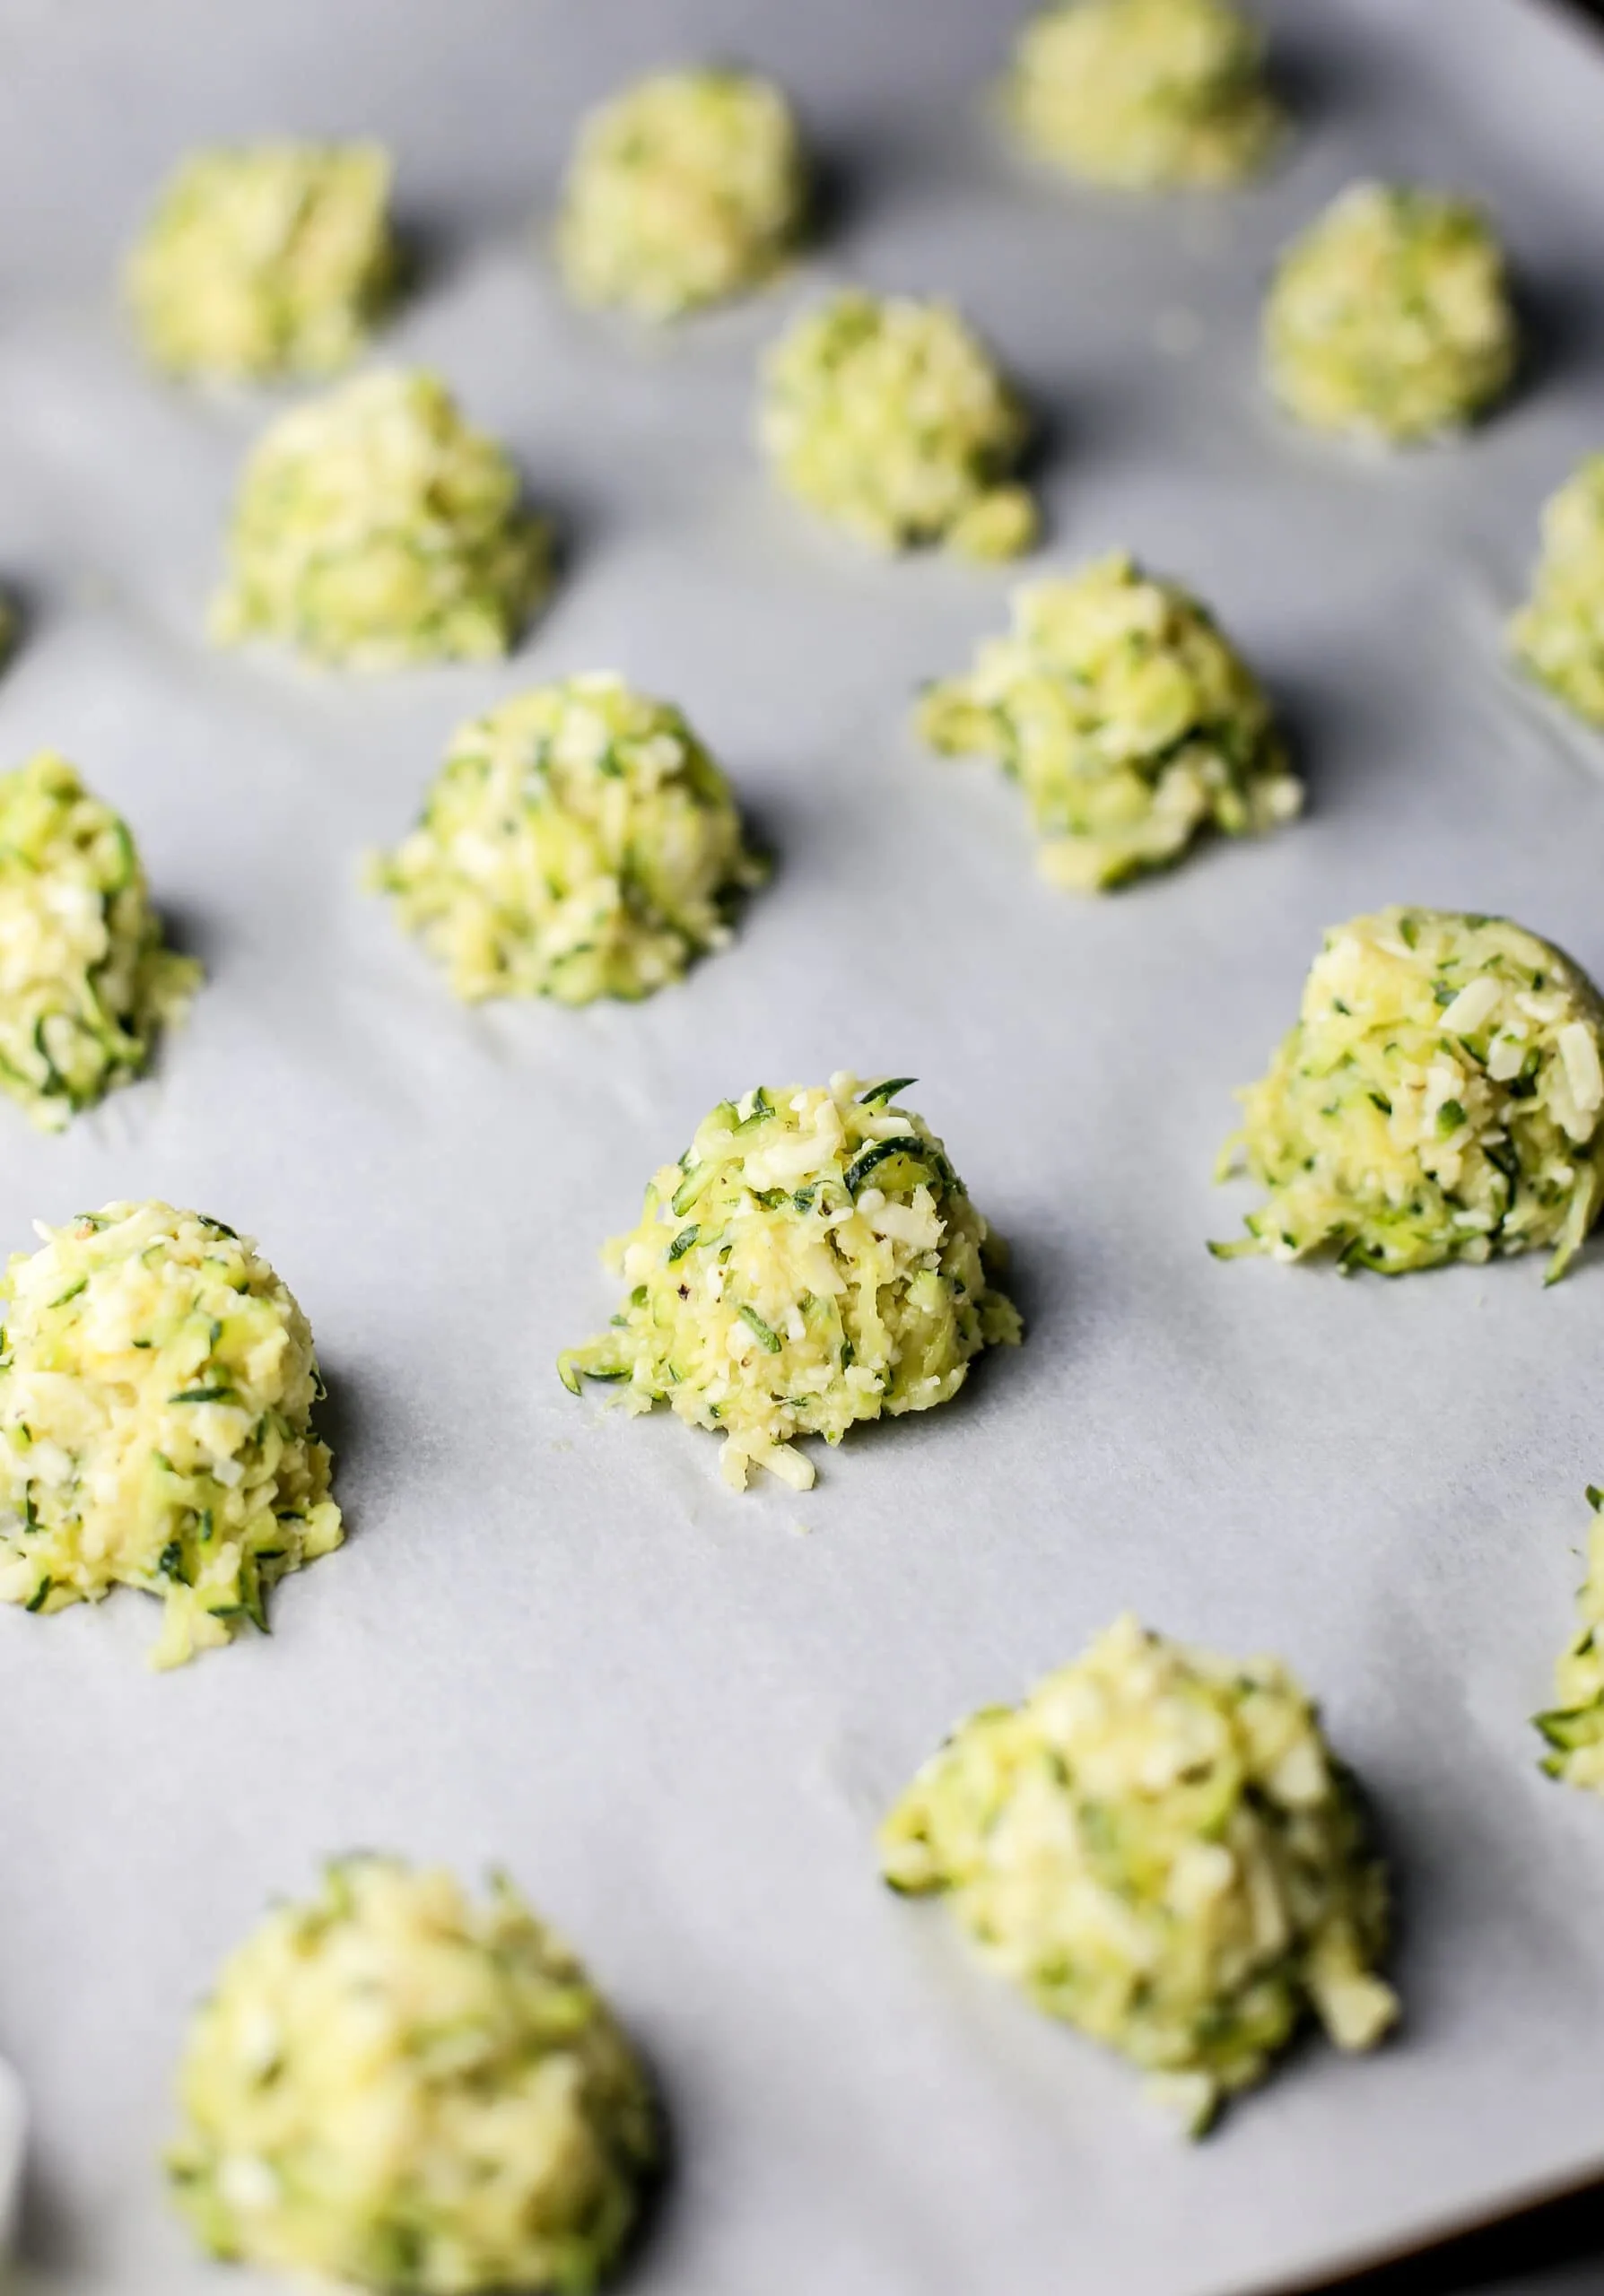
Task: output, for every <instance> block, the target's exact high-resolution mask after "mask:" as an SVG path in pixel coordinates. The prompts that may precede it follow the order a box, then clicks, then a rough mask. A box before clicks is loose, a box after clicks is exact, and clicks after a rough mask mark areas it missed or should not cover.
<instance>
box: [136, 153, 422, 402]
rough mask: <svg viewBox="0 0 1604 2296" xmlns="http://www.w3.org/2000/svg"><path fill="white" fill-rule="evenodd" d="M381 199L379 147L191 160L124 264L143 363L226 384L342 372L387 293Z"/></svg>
mask: <svg viewBox="0 0 1604 2296" xmlns="http://www.w3.org/2000/svg"><path fill="white" fill-rule="evenodd" d="M389 195H390V163H389V160H388V155H387V154H386V153H385V152H383V151H381V150H380V149H379V146H378V145H377V144H375V143H333V144H318V143H254V144H245V145H240V146H235V147H222V148H220V149H216V150H212V151H205V152H194V153H192V154H191V156H190V157H189V158H188V159H187V160H185V161H183V162H182V164H181V165H180V166H179V168H178V170H176V171H175V173H174V174H173V175H172V176H171V178H170V179H169V181H168V183H167V184H166V186H165V187H164V188H163V190H162V192H161V196H160V198H159V200H158V201H157V204H156V208H155V212H154V213H153V215H152V217H151V220H150V222H149V223H148V224H147V225H146V227H145V230H144V236H143V237H142V238H141V239H140V240H139V242H138V244H137V246H136V247H135V249H134V252H133V254H132V255H131V256H130V257H129V259H128V267H127V279H126V284H127V292H128V298H129V301H130V303H131V305H132V307H133V311H134V317H135V322H136V324H137V326H138V327H139V331H140V334H141V335H142V337H143V338H144V346H145V349H146V351H147V352H149V353H150V356H151V358H152V359H153V361H155V362H156V364H157V365H158V366H160V367H164V368H166V369H167V370H169V372H170V373H172V374H175V375H205V376H215V377H217V378H222V379H227V380H236V379H239V380H245V379H253V378H263V377H268V376H275V375H325V374H331V373H333V372H334V371H335V370H336V369H337V368H340V367H344V366H348V365H349V364H350V362H351V361H352V360H353V359H354V358H355V357H356V356H357V354H358V353H359V352H361V351H362V347H363V345H364V344H366V342H367V339H368V335H369V331H370V328H371V326H372V325H373V323H374V321H375V320H376V319H378V318H379V317H380V316H381V315H382V313H383V311H384V309H385V307H386V305H387V304H388V301H389V300H390V298H391V296H392V294H393V293H394V291H395V286H396V279H397V267H398V266H397V254H396V245H395V241H394V239H393V238H392V236H391V231H390V223H389Z"/></svg>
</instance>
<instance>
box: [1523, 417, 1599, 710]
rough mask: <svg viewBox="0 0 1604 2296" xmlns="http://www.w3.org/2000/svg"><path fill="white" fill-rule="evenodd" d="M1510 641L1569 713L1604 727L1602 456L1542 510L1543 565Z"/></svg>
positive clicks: (1589, 460) (1584, 465)
mask: <svg viewBox="0 0 1604 2296" xmlns="http://www.w3.org/2000/svg"><path fill="white" fill-rule="evenodd" d="M1510 641H1511V643H1512V646H1513V648H1514V650H1515V655H1516V657H1517V659H1518V660H1519V661H1520V662H1521V664H1522V665H1524V666H1525V667H1526V668H1527V669H1528V670H1530V673H1531V674H1532V676H1533V677H1535V678H1540V679H1541V680H1542V683H1544V684H1545V685H1546V686H1547V687H1548V688H1549V689H1550V690H1551V691H1553V692H1554V693H1556V694H1557V695H1558V696H1559V699H1560V700H1562V701H1563V702H1564V703H1565V706H1566V708H1567V709H1573V710H1574V711H1575V712H1576V715H1577V716H1578V717H1579V718H1588V719H1589V720H1590V721H1591V723H1592V724H1593V725H1595V726H1604V455H1590V456H1589V457H1587V459H1586V461H1585V462H1584V463H1582V465H1581V466H1580V468H1579V469H1577V470H1575V471H1573V473H1572V474H1571V476H1570V477H1569V478H1568V479H1567V480H1566V481H1565V484H1564V485H1563V486H1562V487H1561V488H1560V490H1559V491H1558V493H1557V494H1556V495H1555V496H1554V497H1553V499H1552V500H1550V501H1549V503H1548V505H1547V508H1546V509H1545V510H1544V512H1543V554H1542V558H1541V560H1540V561H1539V566H1538V570H1537V577H1536V579H1535V581H1534V582H1533V584H1532V592H1531V597H1530V601H1529V603H1528V604H1526V606H1525V607H1524V608H1523V609H1522V610H1521V613H1518V614H1517V615H1516V616H1515V619H1514V621H1513V622H1512V623H1511V625H1510Z"/></svg>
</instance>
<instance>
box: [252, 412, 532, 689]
mask: <svg viewBox="0 0 1604 2296" xmlns="http://www.w3.org/2000/svg"><path fill="white" fill-rule="evenodd" d="M550 572H551V537H550V534H549V531H548V529H547V527H546V525H545V521H544V520H542V519H540V518H537V517H534V516H533V515H532V514H531V513H530V512H529V511H528V510H527V509H526V508H525V507H524V505H523V503H522V501H521V500H520V490H519V477H518V473H517V472H516V471H515V470H514V468H513V466H512V465H511V463H510V461H509V459H508V457H507V456H506V454H505V453H504V452H503V451H502V449H501V448H500V447H499V446H498V445H497V444H496V442H495V440H494V439H488V438H486V437H485V436H484V433H483V432H482V431H475V430H473V429H472V428H470V426H469V425H468V424H467V423H466V422H464V421H463V418H462V416H461V414H460V413H458V408H457V404H456V402H455V400H454V399H453V398H452V396H451V394H450V393H449V391H448V390H447V388H446V387H445V385H444V384H443V383H442V382H440V380H439V378H437V377H435V376H433V375H427V374H420V373H406V372H402V371H381V372H379V373H375V374H369V375H360V376H358V377H357V378H356V379H355V380H354V381H353V382H349V383H344V384H342V385H341V386H340V387H339V388H338V389H336V390H333V391H330V392H328V393H327V395H326V396H324V397H322V398H319V399H314V400H312V401H311V402H309V404H306V405H304V406H296V407H292V408H291V410H290V412H289V413H287V414H281V415H280V416H279V418H278V420H277V421H276V422H273V423H271V424H270V425H269V426H268V428H267V430H266V431H265V432H264V434H263V436H262V438H261V439H259V440H258V442H257V446H256V448H255V449H254V450H253V452H252V454H251V456H250V458H249V460H248V463H247V464H246V466H245V474H244V477H243V479H242V481H241V483H240V494H239V500H238V502H237V505H236V508H235V511H234V518H233V524H232V526H231V531H230V535H229V570H228V578H227V580H226V581H225V583H224V585H223V587H222V592H221V593H220V595H219V596H218V597H217V599H216V601H215V604H214V607H213V611H212V634H213V636H214V638H215V639H217V640H218V641H219V643H221V644H223V645H234V644H238V643H240V641H242V640H245V639H254V638H269V639H278V640H279V641H280V642H281V643H283V644H284V645H287V646H293V647H297V648H300V650H301V652H302V653H304V654H307V655H309V656H310V657H313V658H314V659H315V660H318V661H321V662H325V663H328V664H331V665H337V666H339V667H341V668H344V669H353V670H388V669H396V668H398V667H400V666H402V665H405V664H406V663H409V662H429V661H446V660H449V659H451V658H453V657H459V658H462V659H466V660H475V661H482V660H485V659H487V658H489V657H492V656H494V655H497V654H505V653H506V652H507V651H508V650H509V649H510V647H511V646H512V644H513V643H514V641H515V640H516V639H517V638H518V636H519V632H520V631H521V630H522V629H523V626H524V624H525V622H527V620H528V618H529V615H530V614H531V613H532V612H533V611H534V609H535V607H536V604H538V602H539V600H540V599H541V598H542V597H543V596H545V590H546V588H547V586H548V583H549V580H550Z"/></svg>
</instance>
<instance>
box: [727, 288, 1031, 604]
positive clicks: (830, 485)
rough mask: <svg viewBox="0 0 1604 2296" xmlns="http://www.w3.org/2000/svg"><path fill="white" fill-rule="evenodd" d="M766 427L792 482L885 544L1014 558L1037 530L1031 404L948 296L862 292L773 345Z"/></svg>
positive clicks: (833, 515)
mask: <svg viewBox="0 0 1604 2296" xmlns="http://www.w3.org/2000/svg"><path fill="white" fill-rule="evenodd" d="M758 436H759V439H760V441H761V443H762V445H763V449H764V452H765V453H766V454H767V455H768V457H769V459H770V460H771V463H772V464H773V465H774V468H775V470H776V472H777V473H778V474H779V476H780V482H781V483H782V484H783V485H784V486H785V487H787V488H788V489H789V491H790V492H791V493H792V494H794V495H795V496H796V497H797V499H798V501H801V502H805V503H806V504H807V506H808V507H809V508H810V509H814V510H817V511H819V512H820V513H822V515H823V516H824V517H826V518H830V519H833V521H834V523H835V524H836V525H837V526H844V527H845V528H846V529H847V531H848V532H849V533H850V534H853V535H858V536H859V539H860V540H861V541H863V542H866V543H868V544H871V545H872V546H873V547H874V548H876V549H877V550H885V551H898V550H907V549H911V548H912V547H913V546H914V545H916V544H930V543H937V544H943V545H945V546H946V548H947V549H950V550H955V551H956V552H959V553H960V554H961V555H962V556H964V557H969V558H979V559H997V558H1013V557H1016V555H1017V554H1018V553H1019V552H1021V551H1023V550H1028V549H1029V547H1030V545H1031V544H1032V543H1033V541H1034V539H1035V535H1036V506H1035V503H1034V501H1033V499H1032V497H1031V494H1030V491H1029V489H1028V488H1026V487H1024V486H1023V485H1021V484H1019V483H1016V482H1015V481H1014V480H1013V479H1012V478H1011V476H1010V474H1011V473H1012V472H1013V471H1014V470H1015V469H1016V466H1017V465H1018V463H1019V460H1020V458H1021V457H1022V456H1023V454H1024V450H1025V448H1026V446H1027V444H1028V442H1029V438H1030V423H1029V421H1028V419H1027V417H1026V415H1025V412H1024V407H1023V405H1022V404H1021V403H1020V401H1019V399H1018V398H1017V397H1016V395H1015V393H1014V392H1013V390H1012V389H1010V387H1009V386H1008V385H1007V382H1005V381H1004V379H1003V378H1002V376H1001V375H1000V374H999V373H998V369H997V366H996V364H995V362H994V361H993V360H992V358H991V356H990V353H989V352H988V351H987V350H986V349H985V347H984V345H983V344H981V343H980V342H979V341H978V340H977V338H976V337H975V335H973V334H972V333H971V331H970V329H969V328H968V327H967V326H965V325H964V324H963V320H962V319H961V318H960V317H958V314H957V313H956V311H955V310H953V309H951V308H950V306H949V305H947V304H946V303H932V302H919V301H916V300H913V299H912V298H911V297H909V296H894V297H888V298H878V297H876V296H873V295H866V294H863V293H862V292H860V291H859V290H857V289H855V288H853V289H848V290H846V291H844V292H842V293H841V294H839V295H834V296H832V297H831V299H830V300H829V301H828V302H826V303H823V304H821V305H820V306H819V307H818V308H817V309H815V310H812V311H807V312H805V313H804V314H803V316H802V317H800V318H799V319H798V320H797V321H796V322H795V324H794V325H793V326H791V327H790V328H789V330H788V331H787V333H786V334H785V335H782V336H781V337H780V341H779V342H778V343H777V344H775V345H774V346H773V348H772V350H771V352H770V353H769V356H768V359H767V361H766V363H765V366H764V370H763V398H762V404H761V406H760V409H759V415H758Z"/></svg>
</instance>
